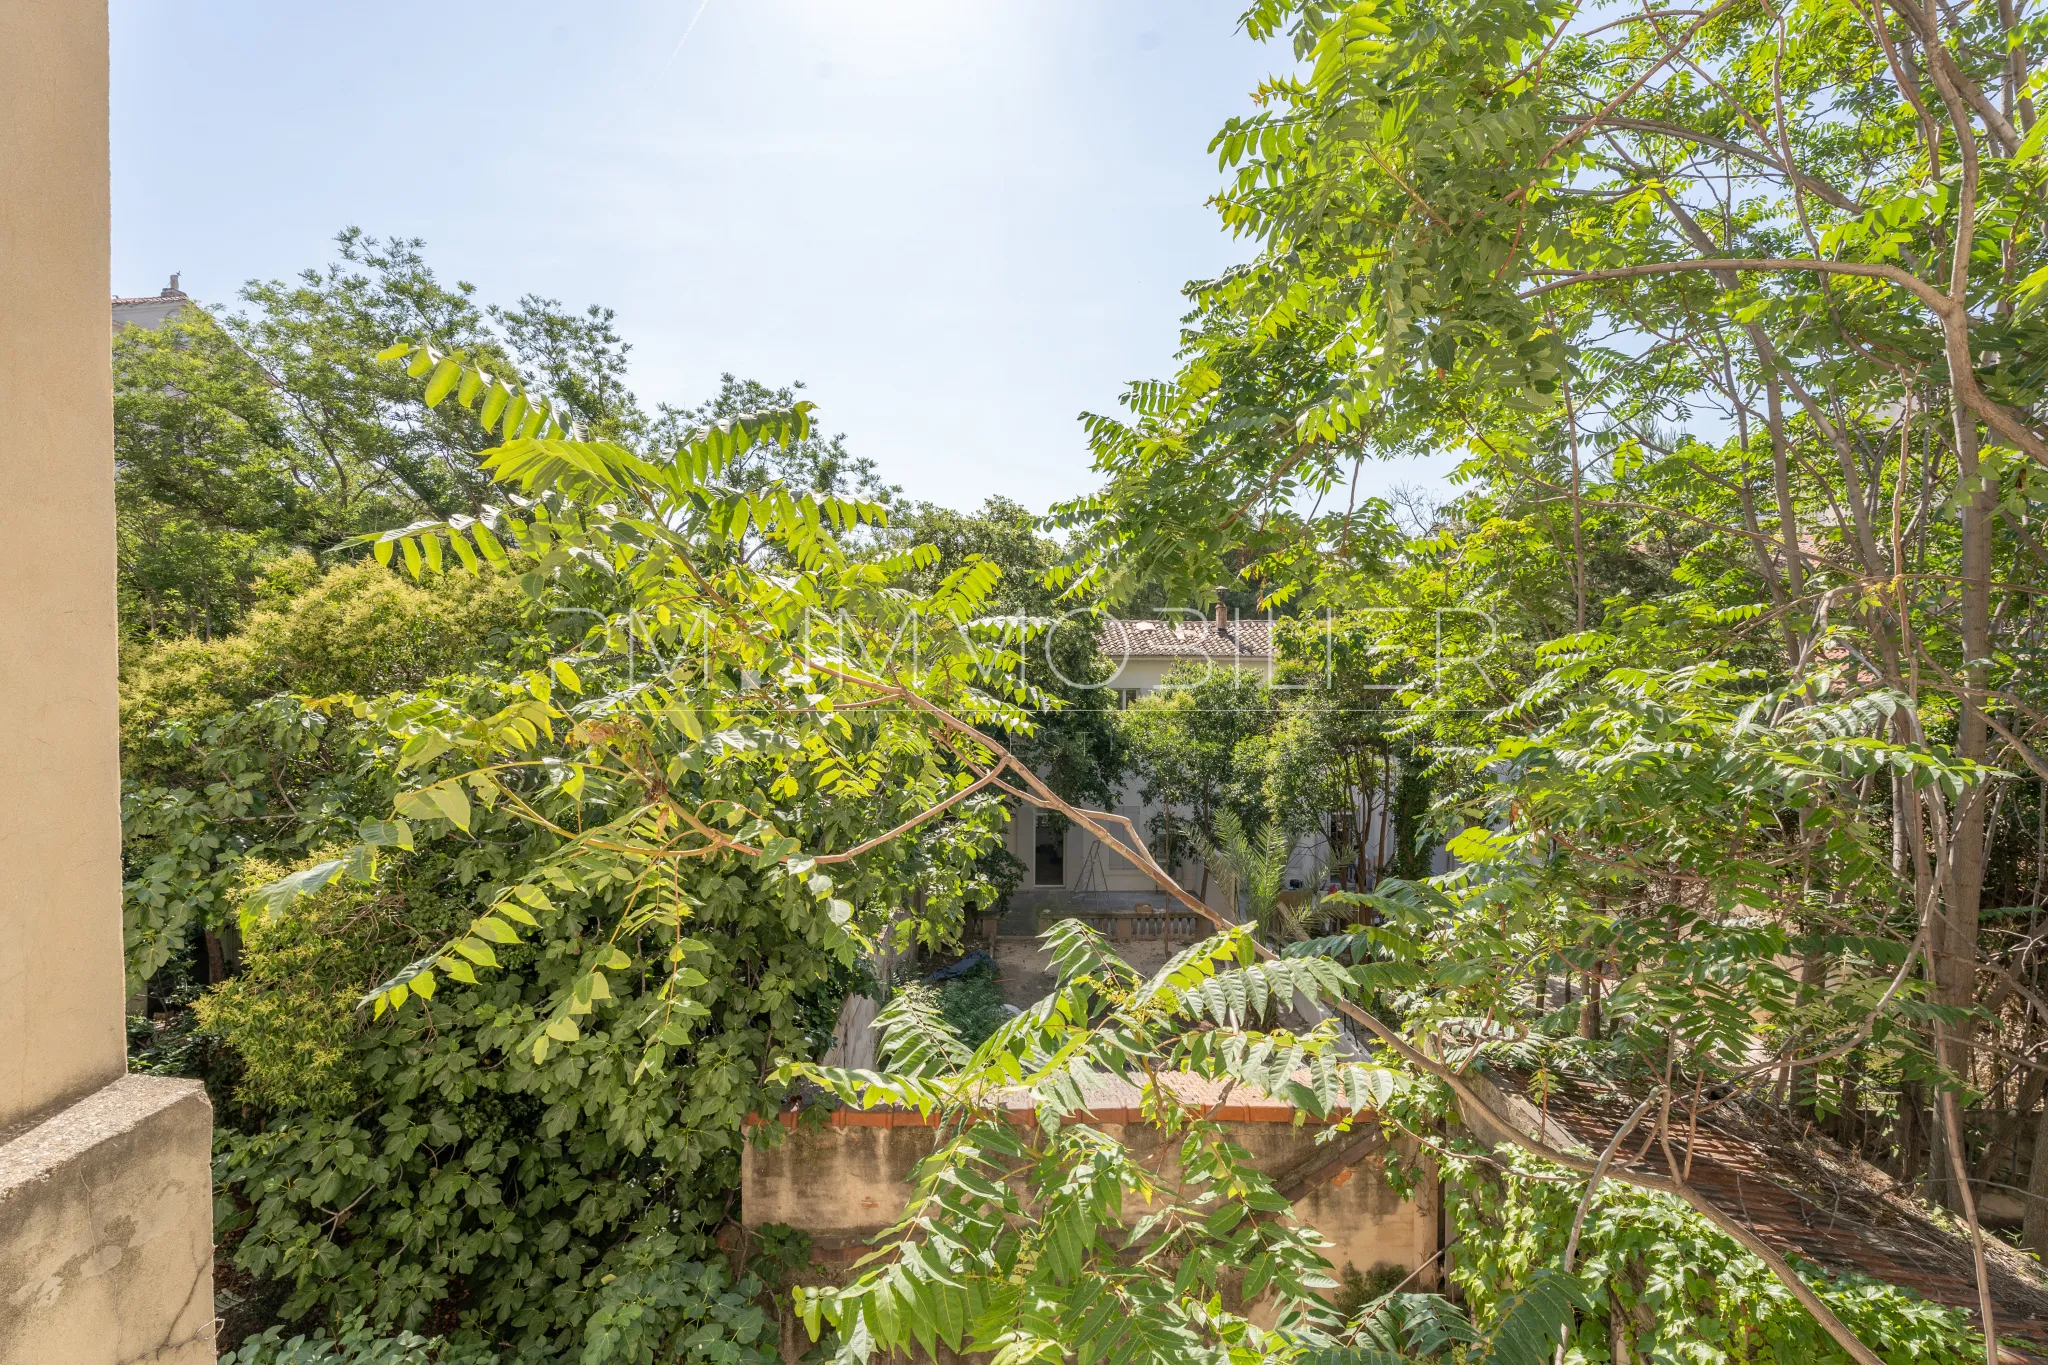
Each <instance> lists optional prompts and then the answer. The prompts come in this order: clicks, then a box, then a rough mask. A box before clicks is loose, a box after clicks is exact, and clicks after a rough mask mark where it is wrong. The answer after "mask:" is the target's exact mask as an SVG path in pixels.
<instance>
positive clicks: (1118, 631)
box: [1096, 617, 1273, 663]
mask: <svg viewBox="0 0 2048 1365" xmlns="http://www.w3.org/2000/svg"><path fill="white" fill-rule="evenodd" d="M1096 639H1097V640H1098V641H1099V643H1100V645H1101V648H1102V652H1103V653H1104V654H1106V655H1108V656H1109V657H1110V658H1112V659H1124V660H1128V659H1208V660H1211V661H1213V662H1217V663H1221V662H1223V661H1225V660H1229V659H1254V660H1258V661H1261V662H1263V661H1265V660H1267V659H1271V658H1272V657H1273V626H1272V623H1271V622H1268V621H1256V620H1252V621H1232V622H1230V623H1228V624H1227V625H1225V626H1223V627H1222V628H1221V629H1219V628H1218V627H1217V626H1216V623H1215V622H1213V621H1209V620H1200V621H1197V620H1195V619H1193V618H1192V617H1189V618H1184V619H1178V620H1157V621H1145V620H1134V621H1124V620H1118V619H1116V618H1114V617H1111V618H1109V619H1107V620H1105V621H1103V623H1102V627H1101V629H1100V630H1099V631H1098V632H1097V634H1096Z"/></svg>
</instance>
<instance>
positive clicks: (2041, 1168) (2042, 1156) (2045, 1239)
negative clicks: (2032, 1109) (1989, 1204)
mask: <svg viewBox="0 0 2048 1365" xmlns="http://www.w3.org/2000/svg"><path fill="white" fill-rule="evenodd" d="M2020 1240H2021V1241H2023V1242H2025V1243H2026V1247H2027V1250H2029V1251H2031V1252H2033V1253H2034V1254H2035V1255H2036V1256H2044V1257H2048V1105H2044V1106H2043V1107H2042V1109H2041V1117H2040V1120H2039V1121H2038V1122H2036V1123H2035V1125H2034V1166H2033V1169H2032V1170H2030V1171H2028V1172H2027V1214H2026V1221H2025V1222H2024V1223H2023V1224H2022V1225H2021V1230H2020Z"/></svg>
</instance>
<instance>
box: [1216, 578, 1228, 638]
mask: <svg viewBox="0 0 2048 1365" xmlns="http://www.w3.org/2000/svg"><path fill="white" fill-rule="evenodd" d="M1229 624H1230V604H1229V603H1227V602H1225V601H1224V600H1223V589H1222V588H1221V587H1218V588H1217V589H1216V629H1217V630H1219V631H1220V630H1222V629H1224V628H1225V627H1226V626H1228V625H1229Z"/></svg>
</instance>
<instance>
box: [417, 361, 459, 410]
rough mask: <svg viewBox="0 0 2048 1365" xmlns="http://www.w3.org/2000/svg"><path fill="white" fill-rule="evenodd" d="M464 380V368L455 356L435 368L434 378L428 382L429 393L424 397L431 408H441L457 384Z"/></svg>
mask: <svg viewBox="0 0 2048 1365" xmlns="http://www.w3.org/2000/svg"><path fill="white" fill-rule="evenodd" d="M461 378H462V366H461V364H460V363H458V362H457V361H456V360H455V358H454V357H453V356H450V357H448V358H446V359H444V360H443V361H442V362H441V363H440V364H439V365H436V366H435V367H434V377H433V378H431V379H429V380H428V381H427V391H426V393H425V394H423V395H422V397H424V398H425V399H426V404H427V406H428V407H430V408H438V407H440V406H441V400H442V399H444V398H446V397H447V396H448V393H449V390H451V389H453V388H454V387H455V382H456V381H457V380H459V379H461Z"/></svg>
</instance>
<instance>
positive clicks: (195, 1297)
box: [0, 1076, 214, 1365]
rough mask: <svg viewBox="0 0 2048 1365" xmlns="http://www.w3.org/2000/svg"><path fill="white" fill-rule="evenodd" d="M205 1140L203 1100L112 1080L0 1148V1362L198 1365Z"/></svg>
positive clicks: (206, 1237)
mask: <svg viewBox="0 0 2048 1365" xmlns="http://www.w3.org/2000/svg"><path fill="white" fill-rule="evenodd" d="M212 1138H213V1111H212V1109H211V1108H210V1107H209V1106H208V1105H207V1103H206V1093H205V1091H203V1090H201V1089H200V1088H199V1087H198V1086H196V1085H193V1084H192V1083H191V1082H189V1081H170V1080H164V1079H162V1078H160V1077H156V1076H126V1077H123V1078H122V1079H120V1080H118V1081H115V1082H114V1083H113V1084H111V1085H107V1086H103V1087H101V1088H100V1089H99V1090H96V1091H94V1092H93V1093H92V1094H91V1095H89V1096H87V1097H86V1098H85V1099H83V1100H80V1101H79V1102H78V1103H76V1104H73V1105H69V1106H67V1107H66V1108H64V1109H62V1110H60V1111H59V1112H58V1113H57V1114H56V1115H55V1116H54V1117H52V1118H50V1119H48V1120H46V1121H45V1122H43V1123H42V1124H40V1125H38V1126H37V1127H35V1128H33V1129H31V1130H29V1131H28V1132H26V1133H24V1134H21V1135H20V1136H19V1137H17V1138H16V1139H15V1140H14V1141H12V1142H9V1143H7V1144H6V1145H5V1146H0V1362H6V1365H130V1362H140V1361H148V1362H151V1365H210V1363H211V1362H212V1360H213V1359H214V1355H213V1207H212V1205H213V1188H212V1183H211V1181H210V1180H209V1179H208V1171H207V1166H206V1161H205V1155H206V1152H207V1149H208V1145H209V1144H210V1143H211V1141H212ZM195 1158H197V1159H195Z"/></svg>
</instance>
